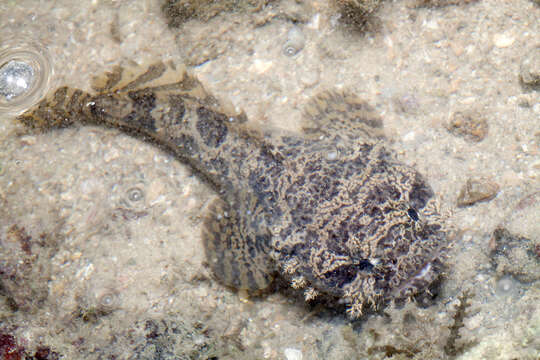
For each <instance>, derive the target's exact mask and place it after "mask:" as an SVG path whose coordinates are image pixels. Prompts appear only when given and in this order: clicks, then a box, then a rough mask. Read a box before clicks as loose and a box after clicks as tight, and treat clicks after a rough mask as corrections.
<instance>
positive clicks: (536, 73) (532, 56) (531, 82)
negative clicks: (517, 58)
mask: <svg viewBox="0 0 540 360" xmlns="http://www.w3.org/2000/svg"><path fill="white" fill-rule="evenodd" d="M519 79H520V80H521V83H522V84H523V85H526V86H531V87H536V86H539V87H540V47H537V48H534V49H532V50H531V51H529V53H527V54H526V55H525V57H524V58H523V60H522V61H521V66H520V69H519Z"/></svg>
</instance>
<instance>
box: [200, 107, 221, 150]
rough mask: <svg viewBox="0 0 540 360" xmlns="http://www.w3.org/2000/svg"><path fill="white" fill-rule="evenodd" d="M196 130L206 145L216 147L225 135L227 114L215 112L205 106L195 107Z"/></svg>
mask: <svg viewBox="0 0 540 360" xmlns="http://www.w3.org/2000/svg"><path fill="white" fill-rule="evenodd" d="M197 116H198V119H197V124H196V126H197V131H198V132H199V134H200V135H201V138H202V139H203V141H204V143H205V145H206V146H209V147H212V148H216V147H218V146H220V145H221V144H222V143H223V142H224V141H225V138H226V137H227V133H228V129H227V125H226V123H225V122H226V121H227V116H225V115H224V114H219V113H216V112H214V111H212V110H210V109H208V108H206V107H203V106H201V107H199V108H198V109H197Z"/></svg>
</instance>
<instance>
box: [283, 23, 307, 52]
mask: <svg viewBox="0 0 540 360" xmlns="http://www.w3.org/2000/svg"><path fill="white" fill-rule="evenodd" d="M305 44H306V38H305V37H304V34H303V33H302V30H300V29H299V28H298V27H293V28H291V29H290V30H289V32H288V33H287V40H286V41H285V45H283V54H285V55H287V56H294V55H296V54H298V53H299V52H300V51H301V50H302V49H303V48H304V45H305Z"/></svg>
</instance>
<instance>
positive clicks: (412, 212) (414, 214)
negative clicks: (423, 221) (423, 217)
mask: <svg viewBox="0 0 540 360" xmlns="http://www.w3.org/2000/svg"><path fill="white" fill-rule="evenodd" d="M407 214H408V215H409V217H410V218H411V219H413V220H414V221H418V220H419V219H420V217H418V213H417V212H416V210H414V209H413V208H412V207H411V208H409V210H407Z"/></svg>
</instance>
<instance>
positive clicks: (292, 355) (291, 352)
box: [283, 348, 303, 360]
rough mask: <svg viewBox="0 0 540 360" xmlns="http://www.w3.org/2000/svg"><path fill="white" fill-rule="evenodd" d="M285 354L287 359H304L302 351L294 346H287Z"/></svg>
mask: <svg viewBox="0 0 540 360" xmlns="http://www.w3.org/2000/svg"><path fill="white" fill-rule="evenodd" d="M283 354H284V355H285V358H286V359H287V360H302V357H303V356H302V351H300V350H298V349H294V348H286V349H285V350H283Z"/></svg>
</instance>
